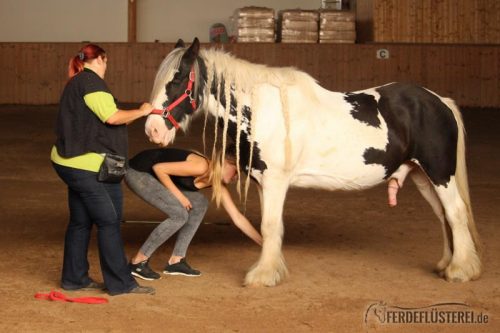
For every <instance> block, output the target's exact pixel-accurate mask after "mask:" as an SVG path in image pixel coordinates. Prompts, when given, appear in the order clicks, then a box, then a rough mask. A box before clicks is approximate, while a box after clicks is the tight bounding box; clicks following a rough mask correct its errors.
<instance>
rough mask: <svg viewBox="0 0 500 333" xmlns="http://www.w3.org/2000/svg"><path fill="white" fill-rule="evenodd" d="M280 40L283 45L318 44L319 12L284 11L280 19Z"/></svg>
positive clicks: (280, 14) (281, 12)
mask: <svg viewBox="0 0 500 333" xmlns="http://www.w3.org/2000/svg"><path fill="white" fill-rule="evenodd" d="M278 26H279V29H278V40H279V41H281V42H282V43H317V42H318V12H317V11H311V10H300V9H291V10H283V11H280V13H279V18H278Z"/></svg>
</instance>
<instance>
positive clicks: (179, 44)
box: [174, 38, 186, 49]
mask: <svg viewBox="0 0 500 333" xmlns="http://www.w3.org/2000/svg"><path fill="white" fill-rule="evenodd" d="M185 46H186V45H185V44H184V41H183V40H182V39H181V38H179V40H178V41H177V44H175V47H174V48H175V49H176V48H178V47H185Z"/></svg>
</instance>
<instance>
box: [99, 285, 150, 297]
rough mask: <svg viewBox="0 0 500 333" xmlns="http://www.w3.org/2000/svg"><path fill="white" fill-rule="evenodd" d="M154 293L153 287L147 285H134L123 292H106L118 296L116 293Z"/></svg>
mask: <svg viewBox="0 0 500 333" xmlns="http://www.w3.org/2000/svg"><path fill="white" fill-rule="evenodd" d="M155 293H156V290H155V288H153V287H148V286H135V287H134V288H132V289H130V290H129V291H125V292H123V291H122V292H109V291H108V294H109V295H111V296H118V295H127V294H142V295H154V294H155Z"/></svg>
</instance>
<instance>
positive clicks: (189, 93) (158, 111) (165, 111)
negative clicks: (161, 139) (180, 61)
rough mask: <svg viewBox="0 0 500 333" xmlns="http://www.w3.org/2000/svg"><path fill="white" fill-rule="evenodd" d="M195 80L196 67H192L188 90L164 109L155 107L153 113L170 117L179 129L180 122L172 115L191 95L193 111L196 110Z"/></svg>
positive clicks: (165, 117)
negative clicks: (194, 96)
mask: <svg viewBox="0 0 500 333" xmlns="http://www.w3.org/2000/svg"><path fill="white" fill-rule="evenodd" d="M194 80H195V74H194V67H191V71H190V72H189V82H188V84H187V87H186V90H185V91H184V94H182V95H181V96H179V98H177V99H176V100H175V101H173V102H172V104H170V105H168V106H167V107H165V108H163V109H154V110H153V111H151V114H158V115H160V116H162V117H163V118H164V119H168V120H169V121H170V123H172V125H174V127H175V129H179V127H180V126H179V123H178V122H177V121H176V120H175V118H174V116H172V113H171V112H170V111H172V110H173V109H174V108H175V107H176V106H177V105H179V104H180V103H182V102H183V101H184V100H185V99H186V98H188V97H189V102H190V103H191V107H192V108H193V111H195V110H196V100H195V99H194V98H193V85H194Z"/></svg>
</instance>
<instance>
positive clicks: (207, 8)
mask: <svg viewBox="0 0 500 333" xmlns="http://www.w3.org/2000/svg"><path fill="white" fill-rule="evenodd" d="M136 1H137V16H138V17H137V40H138V41H140V42H152V41H154V40H155V39H157V40H159V41H160V42H175V41H177V39H179V38H182V39H184V40H185V41H191V40H192V39H193V38H194V37H198V38H199V39H200V41H202V42H208V41H209V29H210V26H211V25H212V24H213V23H223V24H225V25H226V28H227V29H230V24H229V23H230V19H229V18H230V16H231V15H232V14H233V13H234V10H235V9H237V8H240V7H245V6H262V7H268V8H273V9H275V10H276V13H277V11H278V10H281V9H294V8H302V9H318V8H319V7H320V6H321V0H176V1H166V0H136Z"/></svg>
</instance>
